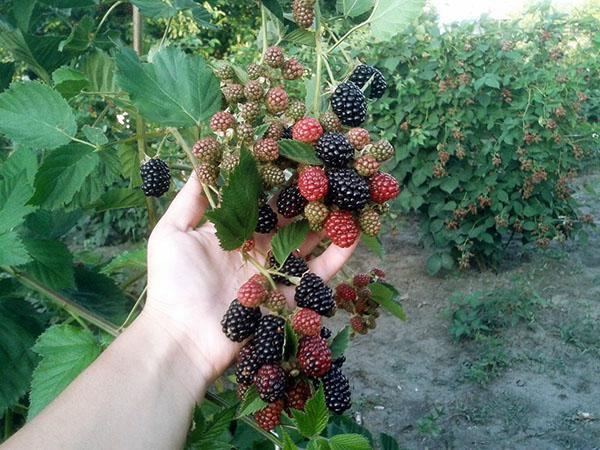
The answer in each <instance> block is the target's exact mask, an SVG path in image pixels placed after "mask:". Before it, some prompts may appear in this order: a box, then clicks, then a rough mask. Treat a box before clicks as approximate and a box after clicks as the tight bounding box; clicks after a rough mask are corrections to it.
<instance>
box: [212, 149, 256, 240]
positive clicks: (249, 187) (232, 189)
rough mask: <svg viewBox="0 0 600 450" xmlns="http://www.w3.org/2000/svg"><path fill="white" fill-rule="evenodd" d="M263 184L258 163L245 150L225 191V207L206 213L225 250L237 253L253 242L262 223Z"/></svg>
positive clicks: (223, 201)
mask: <svg viewBox="0 0 600 450" xmlns="http://www.w3.org/2000/svg"><path fill="white" fill-rule="evenodd" d="M261 189H262V181H261V178H260V175H259V174H258V169H257V167H256V161H255V160H254V158H252V156H251V155H250V153H248V151H247V150H245V149H242V151H241V154H240V162H239V164H238V165H237V167H236V168H235V169H234V170H233V173H232V174H231V175H230V176H229V183H228V184H227V185H226V186H225V187H223V189H222V191H221V197H222V201H221V206H220V207H219V208H218V209H215V210H212V211H209V212H207V213H206V216H207V217H208V219H209V220H210V221H211V222H212V223H214V224H215V228H216V230H217V231H216V234H217V237H218V238H219V242H220V244H221V247H222V248H223V249H224V250H234V249H236V248H238V247H239V246H241V245H242V244H243V243H244V242H245V241H247V240H248V239H250V237H252V235H253V234H254V229H255V228H256V224H257V222H258V197H259V195H260V193H261Z"/></svg>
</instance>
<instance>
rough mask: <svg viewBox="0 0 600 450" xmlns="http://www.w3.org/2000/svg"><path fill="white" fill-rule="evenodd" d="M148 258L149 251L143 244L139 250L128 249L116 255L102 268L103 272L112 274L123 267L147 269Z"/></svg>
mask: <svg viewBox="0 0 600 450" xmlns="http://www.w3.org/2000/svg"><path fill="white" fill-rule="evenodd" d="M147 259H148V252H147V251H146V247H145V246H142V247H140V248H138V249H137V250H130V251H129V250H128V251H125V252H123V253H121V254H120V255H118V256H115V257H114V258H113V259H112V261H111V262H109V263H108V264H107V265H105V266H104V267H103V268H102V271H101V272H102V273H104V274H107V275H110V274H113V273H115V272H120V271H122V270H123V269H137V270H146V260H147Z"/></svg>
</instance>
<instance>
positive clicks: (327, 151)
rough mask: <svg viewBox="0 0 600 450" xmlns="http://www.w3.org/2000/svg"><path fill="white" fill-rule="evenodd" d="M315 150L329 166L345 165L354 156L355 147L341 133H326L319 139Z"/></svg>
mask: <svg viewBox="0 0 600 450" xmlns="http://www.w3.org/2000/svg"><path fill="white" fill-rule="evenodd" d="M315 151H316V153H317V157H318V158H319V159H320V160H321V161H323V163H324V164H325V166H327V167H344V166H346V165H347V164H348V163H349V162H350V160H351V159H352V158H353V157H354V148H353V147H352V145H350V142H348V139H346V136H344V135H343V134H341V133H325V134H324V135H323V136H321V137H320V138H319V140H318V141H317V144H316V145H315Z"/></svg>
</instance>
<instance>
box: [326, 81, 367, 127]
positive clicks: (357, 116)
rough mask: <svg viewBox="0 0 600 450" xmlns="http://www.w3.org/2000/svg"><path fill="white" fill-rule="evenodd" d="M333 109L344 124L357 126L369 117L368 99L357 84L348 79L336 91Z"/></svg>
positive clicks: (332, 103)
mask: <svg viewBox="0 0 600 450" xmlns="http://www.w3.org/2000/svg"><path fill="white" fill-rule="evenodd" d="M331 109H333V112H334V113H335V114H336V115H337V116H338V117H339V118H340V121H341V122H342V123H343V124H344V125H347V126H350V127H357V126H359V125H360V124H362V123H363V122H364V121H365V119H366V118H367V99H366V98H365V94H363V93H362V91H361V90H360V88H359V87H358V86H357V85H356V84H354V83H353V82H352V81H348V82H346V83H342V84H340V85H339V86H338V87H337V88H336V90H335V91H334V93H333V95H332V96H331Z"/></svg>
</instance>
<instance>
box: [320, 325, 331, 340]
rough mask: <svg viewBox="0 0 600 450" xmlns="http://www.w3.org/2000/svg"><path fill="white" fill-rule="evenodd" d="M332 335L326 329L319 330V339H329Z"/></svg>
mask: <svg viewBox="0 0 600 450" xmlns="http://www.w3.org/2000/svg"><path fill="white" fill-rule="evenodd" d="M331 335H332V333H331V330H330V329H329V328H327V327H323V328H321V337H322V338H323V339H329V338H330V337H331Z"/></svg>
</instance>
